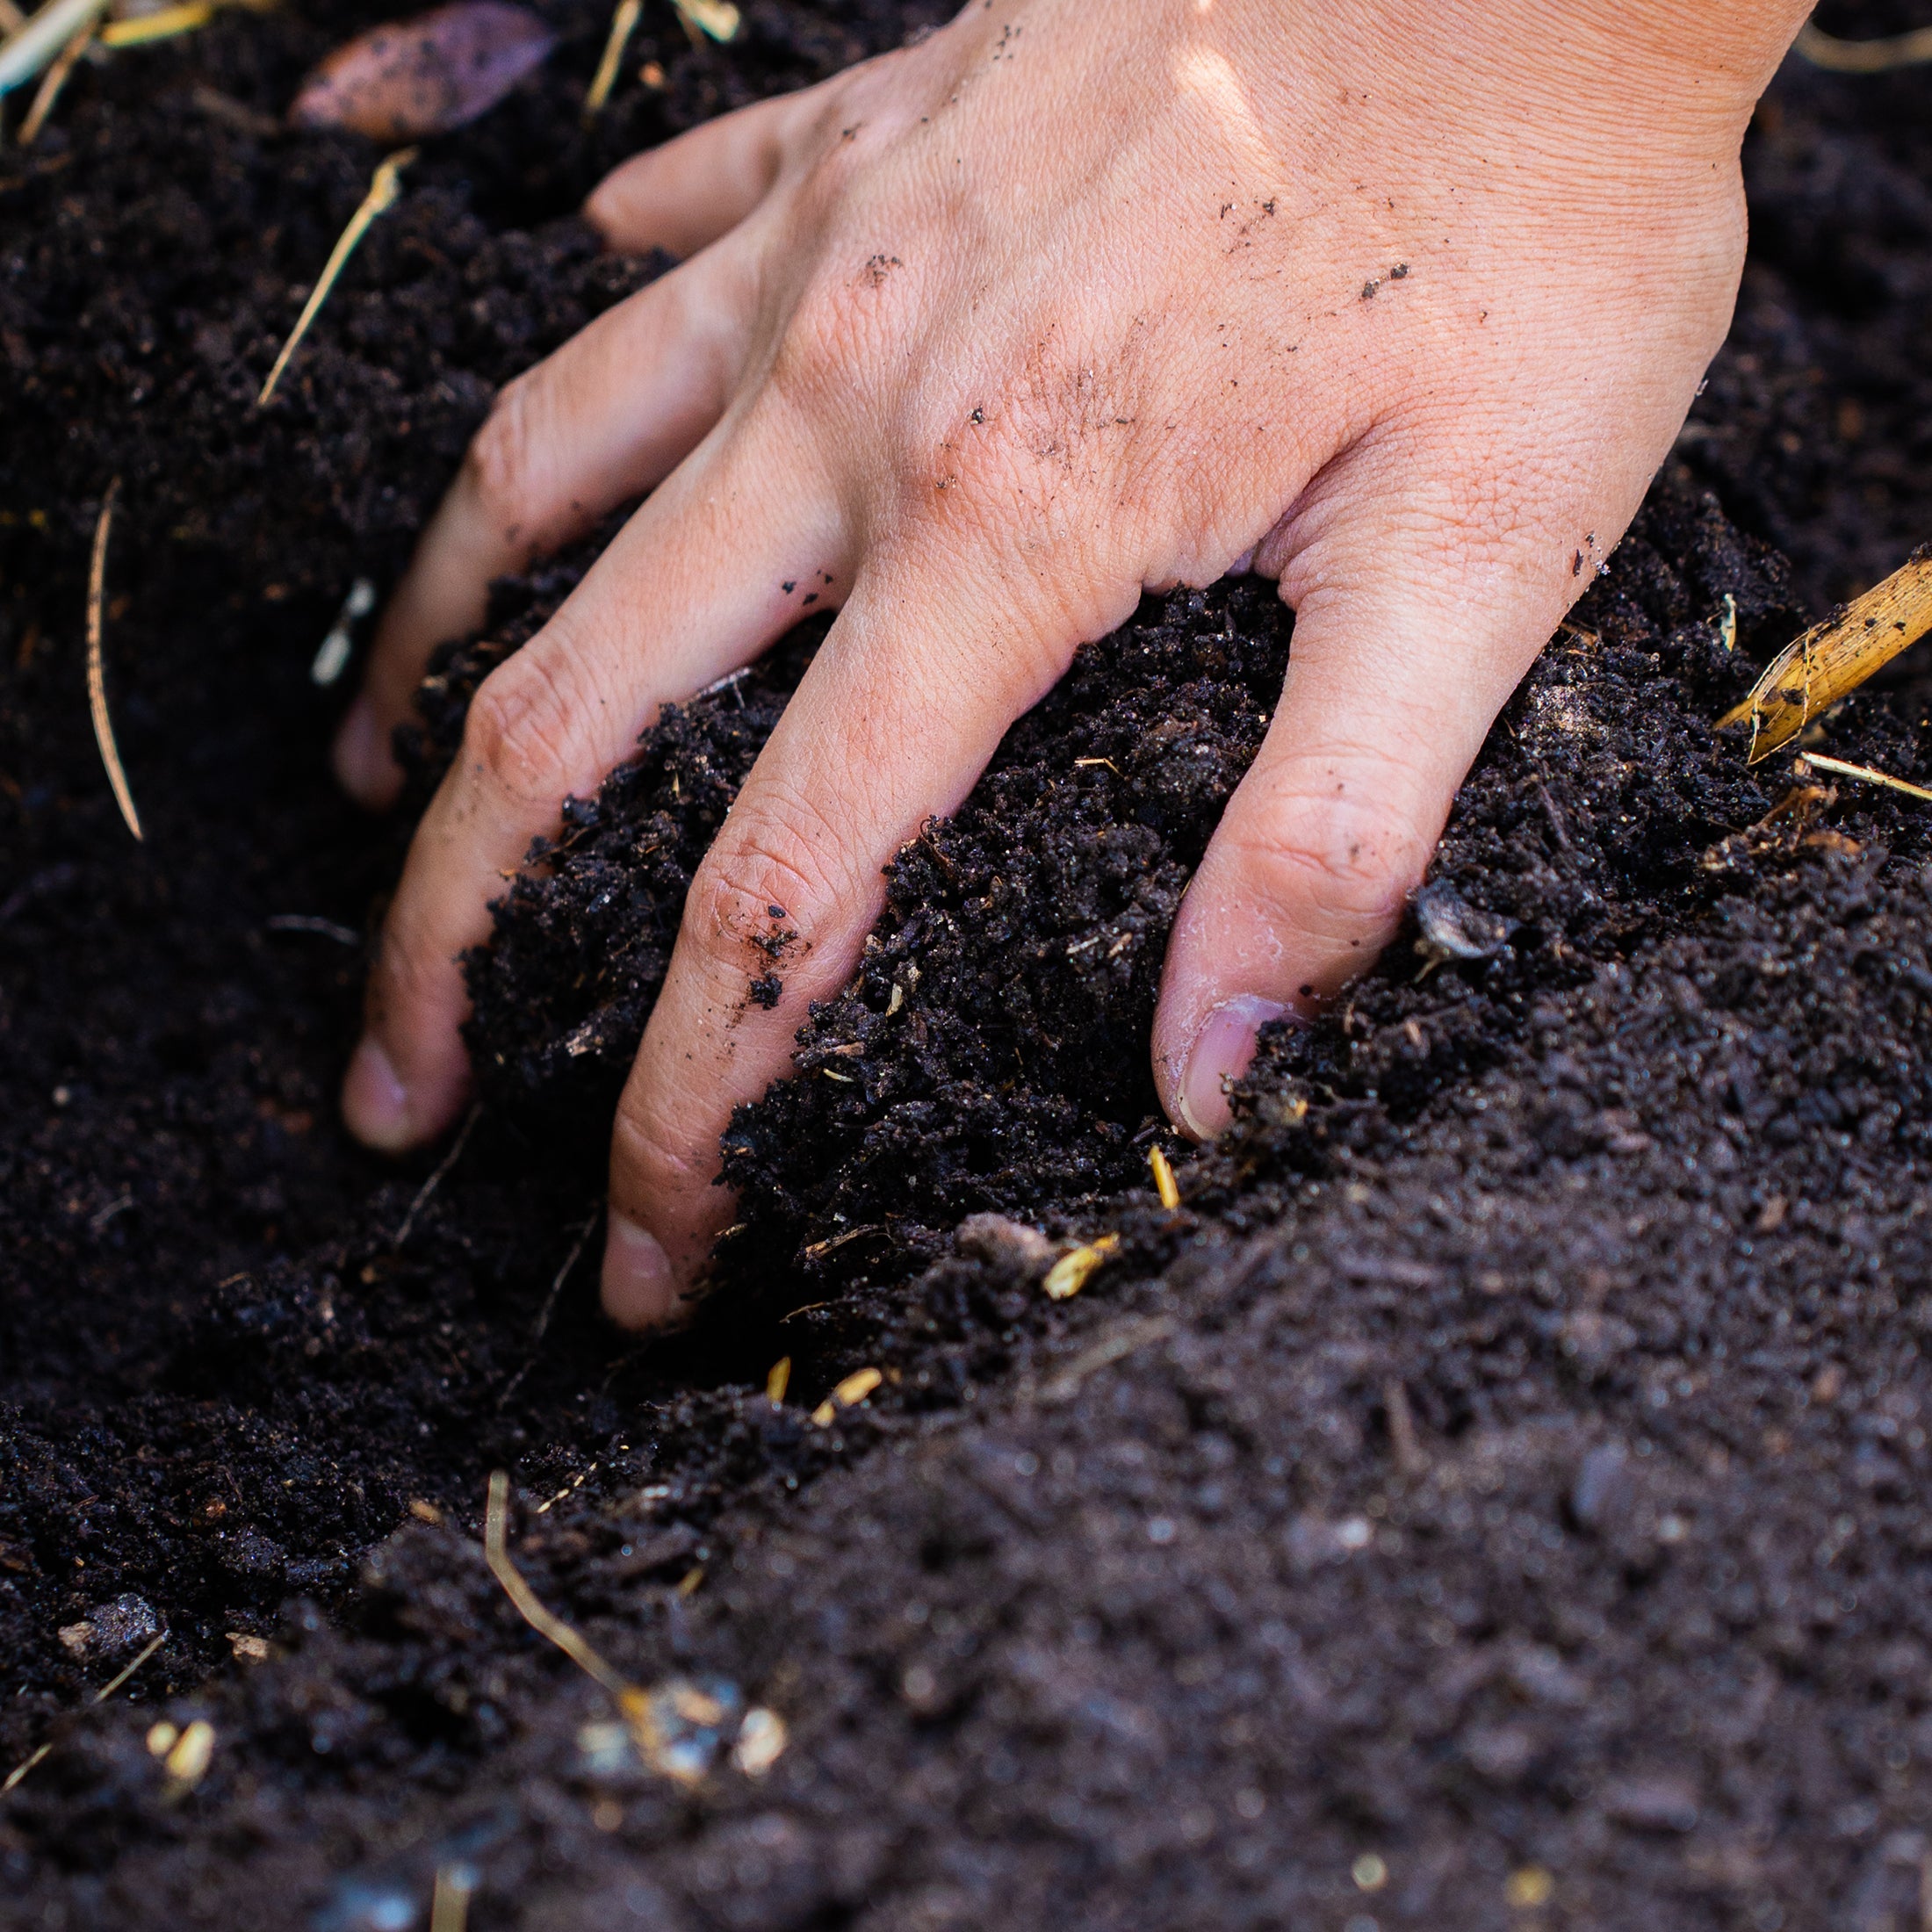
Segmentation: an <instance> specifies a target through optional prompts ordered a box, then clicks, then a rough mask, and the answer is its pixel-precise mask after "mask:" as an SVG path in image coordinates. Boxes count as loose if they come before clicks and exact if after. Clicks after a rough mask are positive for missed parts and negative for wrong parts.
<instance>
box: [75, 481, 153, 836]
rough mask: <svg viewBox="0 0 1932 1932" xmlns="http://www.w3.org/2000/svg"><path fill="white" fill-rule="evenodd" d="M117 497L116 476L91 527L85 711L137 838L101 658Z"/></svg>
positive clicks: (138, 824) (136, 820)
mask: <svg viewBox="0 0 1932 1932" xmlns="http://www.w3.org/2000/svg"><path fill="white" fill-rule="evenodd" d="M119 495H120V479H119V477H118V476H117V477H116V478H115V479H114V480H113V481H112V483H110V484H109V485H108V486H107V494H106V495H105V496H104V497H103V498H102V499H101V514H100V518H99V521H98V522H97V523H96V524H95V525H94V559H93V562H92V563H91V564H90V566H88V573H87V708H88V710H90V711H91V712H92V713H93V714H94V742H95V743H96V744H97V745H98V746H100V748H101V763H102V764H104V765H105V766H106V768H107V782H108V783H109V784H110V785H112V787H113V788H114V803H115V804H118V805H119V807H120V814H121V817H122V818H125V819H126V821H127V829H128V830H129V831H130V832H131V833H133V835H134V837H135V839H136V840H139V839H140V838H141V814H140V813H139V812H138V811H135V810H134V795H133V792H131V791H130V790H129V789H127V774H126V772H125V771H124V770H122V768H121V761H120V753H119V751H118V750H117V749H116V748H115V745H114V721H113V720H112V718H111V717H109V716H108V713H107V674H106V670H105V667H104V666H103V663H102V658H101V632H102V631H103V629H104V625H103V622H102V605H103V594H104V592H105V588H106V585H107V533H108V531H109V530H111V529H112V527H113V522H114V503H115V501H116V499H117V498H118V497H119Z"/></svg>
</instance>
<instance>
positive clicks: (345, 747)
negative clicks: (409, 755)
mask: <svg viewBox="0 0 1932 1932" xmlns="http://www.w3.org/2000/svg"><path fill="white" fill-rule="evenodd" d="M330 762H331V763H332V764H333V765H334V766H335V777H336V781H337V782H338V783H339V784H340V785H341V786H342V789H343V790H344V791H346V792H347V793H348V794H349V796H350V797H351V798H353V799H354V800H355V801H356V803H357V804H359V805H362V806H364V807H365V808H366V809H367V810H369V811H386V810H387V809H388V808H389V807H390V806H391V805H393V804H394V803H395V802H396V796H397V794H398V793H399V792H400V790H401V789H402V772H401V770H400V768H399V767H398V765H397V763H396V761H395V758H394V756H393V753H392V752H391V750H390V747H389V734H388V732H386V731H384V730H383V728H382V724H381V721H380V719H378V717H377V716H376V706H375V703H374V701H373V700H372V699H371V697H370V696H369V694H368V693H367V692H366V691H365V692H364V693H363V695H362V696H360V697H358V698H357V700H356V702H355V703H353V704H351V705H350V708H349V710H348V714H347V715H346V716H345V717H343V719H342V724H341V726H340V727H339V728H338V729H337V731H336V733H335V746H334V748H333V750H332V751H331V753H330Z"/></svg>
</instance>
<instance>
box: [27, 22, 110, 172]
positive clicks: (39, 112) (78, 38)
mask: <svg viewBox="0 0 1932 1932" xmlns="http://www.w3.org/2000/svg"><path fill="white" fill-rule="evenodd" d="M95 26H96V23H95V22H94V21H92V20H90V21H89V22H88V23H87V25H85V26H83V28H82V29H81V30H80V32H78V33H76V35H75V36H74V38H73V39H72V40H69V41H68V43H67V45H66V46H65V47H62V48H61V52H60V57H59V58H58V59H57V60H56V61H54V65H53V66H52V67H50V68H48V69H47V77H46V78H45V79H44V80H43V81H42V82H41V83H40V92H39V93H37V94H36V95H35V96H34V97H33V105H32V107H30V108H28V110H27V118H26V119H25V120H24V121H22V122H21V123H20V135H19V141H20V145H21V147H23V148H31V147H32V145H33V144H34V142H35V141H38V140H39V139H40V130H41V129H42V128H43V127H45V126H47V117H48V116H49V115H50V114H52V113H53V112H54V103H55V102H56V101H57V100H59V99H60V97H61V89H63V88H64V87H65V86H66V85H67V83H68V76H70V75H71V74H72V73H73V71H74V69H75V68H76V66H77V65H78V64H79V62H80V58H81V56H82V55H83V54H85V53H86V52H87V50H88V47H90V45H91V44H92V42H93V39H94V30H95Z"/></svg>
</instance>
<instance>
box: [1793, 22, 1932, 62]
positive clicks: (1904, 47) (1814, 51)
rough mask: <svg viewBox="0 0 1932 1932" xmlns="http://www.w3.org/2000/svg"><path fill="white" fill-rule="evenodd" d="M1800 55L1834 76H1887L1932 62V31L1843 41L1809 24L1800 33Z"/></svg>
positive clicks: (1917, 30) (1923, 29) (1915, 31)
mask: <svg viewBox="0 0 1932 1932" xmlns="http://www.w3.org/2000/svg"><path fill="white" fill-rule="evenodd" d="M1797 51H1798V52H1799V54H1803V55H1804V56H1805V58H1806V60H1807V61H1810V62H1811V63H1812V65H1813V67H1821V68H1826V69H1827V70H1828V71H1829V72H1831V73H1834V74H1886V73H1889V72H1890V71H1891V70H1892V68H1899V67H1916V66H1919V65H1920V64H1921V62H1923V61H1932V27H1918V28H1915V29H1914V31H1913V32H1910V33H1892V34H1886V35H1885V36H1884V37H1883V38H1882V39H1878V40H1840V39H1839V37H1838V36H1837V35H1836V34H1835V33H1826V32H1822V31H1821V30H1820V28H1818V27H1815V26H1813V25H1812V23H1811V22H1810V21H1809V20H1807V21H1806V23H1805V25H1803V27H1801V28H1800V29H1799V35H1798V41H1797Z"/></svg>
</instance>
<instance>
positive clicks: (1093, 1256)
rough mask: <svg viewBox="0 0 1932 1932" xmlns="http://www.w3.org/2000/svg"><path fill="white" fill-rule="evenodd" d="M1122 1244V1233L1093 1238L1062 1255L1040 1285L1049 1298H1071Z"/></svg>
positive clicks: (1061, 1299) (1060, 1299)
mask: <svg viewBox="0 0 1932 1932" xmlns="http://www.w3.org/2000/svg"><path fill="white" fill-rule="evenodd" d="M1120 1246H1121V1237H1120V1236H1118V1235H1102V1236H1100V1237H1099V1240H1097V1241H1089V1242H1087V1243H1085V1244H1083V1245H1082V1246H1080V1247H1078V1248H1076V1249H1074V1250H1073V1251H1072V1252H1071V1254H1063V1255H1062V1256H1061V1257H1060V1258H1059V1259H1058V1260H1057V1261H1056V1262H1055V1263H1054V1265H1052V1266H1051V1267H1050V1268H1049V1269H1048V1270H1047V1278H1046V1280H1044V1281H1042V1283H1041V1284H1040V1285H1041V1287H1043V1288H1044V1289H1045V1290H1046V1292H1047V1295H1048V1298H1049V1300H1051V1301H1068V1300H1070V1299H1071V1297H1072V1296H1074V1295H1076V1294H1078V1293H1079V1292H1080V1290H1081V1289H1082V1288H1084V1287H1085V1286H1086V1285H1087V1282H1088V1280H1089V1279H1090V1278H1091V1277H1092V1273H1093V1271H1094V1270H1095V1269H1096V1268H1098V1267H1099V1265H1101V1263H1102V1262H1104V1261H1106V1260H1107V1258H1109V1257H1110V1256H1112V1255H1114V1254H1117V1253H1118V1252H1119V1251H1120Z"/></svg>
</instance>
